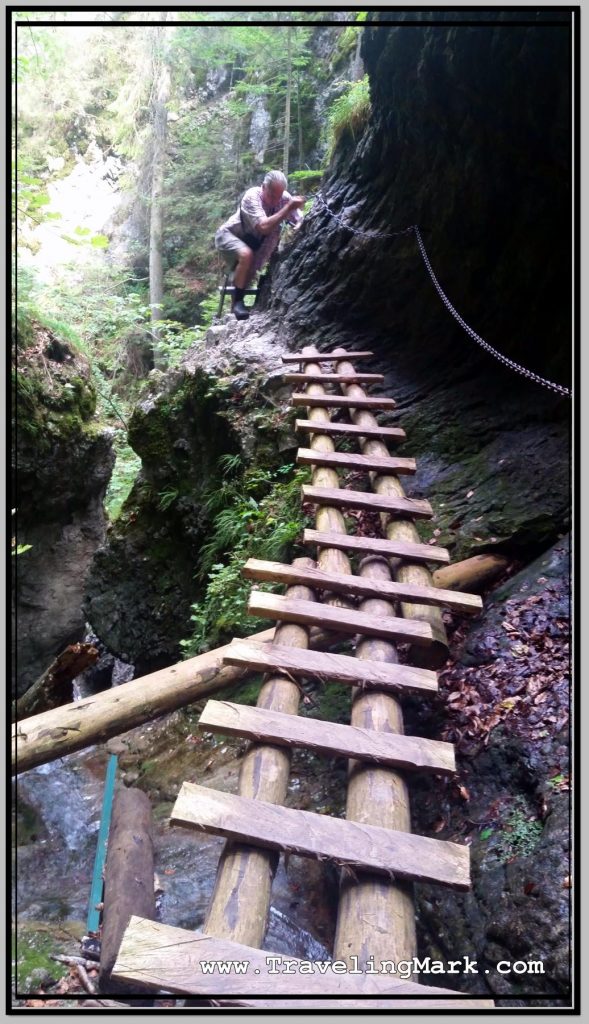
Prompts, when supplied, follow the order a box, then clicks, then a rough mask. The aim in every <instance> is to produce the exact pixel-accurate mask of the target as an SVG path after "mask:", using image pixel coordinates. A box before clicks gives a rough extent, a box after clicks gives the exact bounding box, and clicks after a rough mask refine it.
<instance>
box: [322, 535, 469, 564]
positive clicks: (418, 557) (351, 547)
mask: <svg viewBox="0 0 589 1024" xmlns="http://www.w3.org/2000/svg"><path fill="white" fill-rule="evenodd" d="M303 541H304V543H305V544H319V546H320V547H322V548H337V549H338V550H340V551H356V552H358V553H360V552H361V553H363V554H366V555H383V556H384V557H385V558H403V559H404V560H405V561H407V562H417V563H423V564H425V563H427V562H444V563H448V562H449V561H450V554H449V552H448V551H447V550H446V548H436V547H434V546H433V545H431V546H430V545H429V544H413V543H411V541H401V540H381V539H380V538H379V537H351V536H349V534H346V533H322V532H321V531H320V530H310V529H309V530H305V531H304V533H303Z"/></svg>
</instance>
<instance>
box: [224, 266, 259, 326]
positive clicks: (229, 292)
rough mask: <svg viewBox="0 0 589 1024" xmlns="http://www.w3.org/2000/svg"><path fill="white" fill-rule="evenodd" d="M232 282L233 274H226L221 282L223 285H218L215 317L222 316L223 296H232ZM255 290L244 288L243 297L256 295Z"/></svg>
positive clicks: (256, 291) (233, 289) (256, 290)
mask: <svg viewBox="0 0 589 1024" xmlns="http://www.w3.org/2000/svg"><path fill="white" fill-rule="evenodd" d="M232 280H233V274H232V273H231V274H226V275H225V278H224V280H223V284H220V285H219V308H218V309H217V316H219V317H220V316H223V306H224V304H225V296H226V295H233V293H234V291H235V288H234V286H233V285H232V284H230V281H232ZM257 294H258V289H257V288H245V289H244V295H257Z"/></svg>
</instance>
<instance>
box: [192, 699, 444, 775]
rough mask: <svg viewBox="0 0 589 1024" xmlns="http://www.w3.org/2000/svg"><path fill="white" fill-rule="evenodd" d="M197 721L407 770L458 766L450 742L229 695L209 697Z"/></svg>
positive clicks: (286, 744)
mask: <svg viewBox="0 0 589 1024" xmlns="http://www.w3.org/2000/svg"><path fill="white" fill-rule="evenodd" d="M198 727H199V729H202V730H206V731H208V732H215V733H217V732H219V733H222V734H223V735H225V736H240V737H242V738H243V739H249V740H254V741H263V742H267V743H277V744H278V745H279V746H283V747H306V748H307V749H309V750H317V751H319V752H320V753H322V754H329V755H331V756H332V757H336V756H337V757H351V758H354V759H355V760H358V761H365V762H368V763H371V764H378V765H389V766H390V767H396V768H403V769H407V770H409V771H423V772H434V773H436V774H441V775H452V774H453V773H454V772H455V771H456V763H455V758H454V747H453V745H452V744H451V743H442V742H441V741H440V740H428V739H423V738H422V737H421V736H402V735H397V734H396V733H387V732H377V731H376V730H375V729H361V728H358V727H357V726H352V725H339V724H337V723H334V722H323V721H321V720H320V719H318V718H303V717H301V716H300V715H286V714H284V713H282V712H280V711H267V710H266V709H264V708H252V707H248V706H247V705H246V704H232V703H230V701H225V700H223V701H220V700H209V701H207V703H206V705H205V709H204V711H203V712H202V714H201V716H200V721H199V723H198Z"/></svg>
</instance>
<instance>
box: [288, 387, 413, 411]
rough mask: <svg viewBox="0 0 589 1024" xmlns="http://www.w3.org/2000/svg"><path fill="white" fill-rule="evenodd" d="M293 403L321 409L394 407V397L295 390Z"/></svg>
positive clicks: (291, 399)
mask: <svg viewBox="0 0 589 1024" xmlns="http://www.w3.org/2000/svg"><path fill="white" fill-rule="evenodd" d="M290 401H291V404H292V405H305V406H307V407H308V408H311V407H313V408H315V407H316V406H318V407H320V408H321V409H394V408H395V406H396V404H397V403H396V402H395V399H394V398H384V397H383V398H380V397H379V398H366V397H364V398H349V397H348V396H347V395H307V394H305V392H304V391H303V392H299V391H294V392H293V393H292V395H291V398H290Z"/></svg>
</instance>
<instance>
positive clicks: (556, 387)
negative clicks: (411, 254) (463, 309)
mask: <svg viewBox="0 0 589 1024" xmlns="http://www.w3.org/2000/svg"><path fill="white" fill-rule="evenodd" d="M315 199H316V200H319V205H320V206H322V207H323V208H324V209H325V210H327V212H328V213H329V215H330V216H331V217H333V219H334V220H335V221H337V223H338V224H339V225H340V226H341V227H342V228H344V229H345V230H346V231H350V232H351V233H352V234H353V235H360V236H361V237H363V238H397V237H398V236H399V235H409V234H411V232H414V233H415V237H416V239H417V244H418V246H419V251H420V253H421V257H422V259H423V262H424V264H425V267H426V269H427V271H428V273H429V276H430V277H431V279H432V282H433V284H434V287H435V289H436V291H437V293H438V295H439V296H440V298H441V300H442V302H443V303H444V305H445V307H446V309H447V310H448V312H449V313H450V314H451V315H452V316H453V317H454V318H455V320H457V321H458V323H459V324H460V326H461V327H462V328H463V329H464V330H465V331H466V333H467V334H468V335H469V336H470V337H471V338H472V339H473V341H476V343H477V345H480V346H481V348H483V349H484V350H485V351H486V352H488V353H489V354H490V355H492V356H494V357H495V359H498V360H499V362H501V363H503V364H504V366H508V367H509V368H510V369H511V370H514V371H515V372H516V373H520V374H521V375H522V376H523V377H527V378H528V380H532V381H534V383H535V384H542V385H543V387H545V388H550V390H551V391H555V392H556V393H557V394H559V395H566V396H568V397H570V395H571V391H570V389H569V388H565V387H563V386H562V385H561V384H555V383H554V382H553V381H551V380H546V378H545V377H541V376H540V375H539V374H537V373H533V371H532V370H528V369H526V367H525V366H521V365H520V364H519V363H516V362H514V360H513V359H508V357H507V356H504V355H503V354H502V353H501V352H498V351H497V349H496V348H493V347H492V345H489V344H488V343H487V342H486V341H484V340H483V338H481V337H480V335H478V334H477V333H476V331H473V329H472V327H469V325H468V324H467V323H466V321H465V320H463V319H462V317H461V316H460V313H458V312H457V311H456V310H455V309H454V306H453V305H452V303H451V302H450V300H449V298H448V296H447V295H446V294H445V293H444V292H443V290H442V288H441V286H440V284H439V282H438V279H437V277H436V275H435V274H434V272H433V269H432V265H431V263H430V261H429V257H428V255H427V252H426V251H425V245H424V244H423V239H422V237H421V233H420V231H419V228H418V226H417V224H411V226H410V227H408V228H404V229H403V230H402V231H389V232H384V231H360V230H358V229H357V228H353V227H350V225H349V224H346V222H345V221H344V220H342V218H341V217H339V216H338V215H337V214H336V213H334V212H333V210H331V209H330V208H329V206H328V205H327V203H326V202H325V200H324V199H323V197H322V196H321V194H320V193H317V195H316V196H315Z"/></svg>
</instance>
